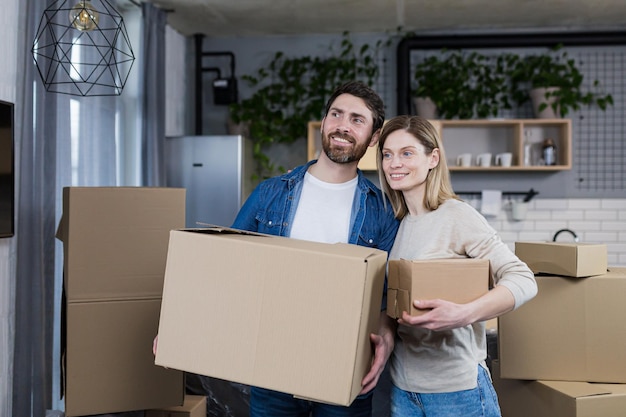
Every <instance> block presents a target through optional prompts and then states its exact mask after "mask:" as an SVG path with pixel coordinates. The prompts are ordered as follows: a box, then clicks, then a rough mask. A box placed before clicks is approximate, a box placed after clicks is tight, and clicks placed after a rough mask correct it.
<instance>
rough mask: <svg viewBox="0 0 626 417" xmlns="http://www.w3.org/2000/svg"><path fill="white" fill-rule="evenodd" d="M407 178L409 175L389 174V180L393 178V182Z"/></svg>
mask: <svg viewBox="0 0 626 417" xmlns="http://www.w3.org/2000/svg"><path fill="white" fill-rule="evenodd" d="M406 176H407V174H389V178H391V179H392V180H400V179H402V178H404V177H406Z"/></svg>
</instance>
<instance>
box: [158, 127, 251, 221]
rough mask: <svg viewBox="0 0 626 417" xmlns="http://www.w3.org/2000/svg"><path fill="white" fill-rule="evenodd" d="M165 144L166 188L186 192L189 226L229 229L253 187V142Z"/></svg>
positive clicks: (226, 138)
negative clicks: (204, 225)
mask: <svg viewBox="0 0 626 417" xmlns="http://www.w3.org/2000/svg"><path fill="white" fill-rule="evenodd" d="M165 144H166V145H165V161H166V175H167V177H166V178H167V185H168V186H170V187H183V188H186V189H187V201H186V203H187V205H186V226H187V227H202V225H199V224H198V223H207V224H214V225H218V226H230V225H231V224H232V222H233V220H234V219H235V216H236V215H237V212H238V211H239V208H240V207H241V205H242V204H243V202H244V201H245V199H246V198H247V197H248V195H249V194H250V192H251V191H252V187H253V181H252V174H253V166H254V161H253V159H252V144H251V143H250V140H249V139H246V138H244V137H243V136H235V135H222V136H179V137H170V138H167V139H166V141H165Z"/></svg>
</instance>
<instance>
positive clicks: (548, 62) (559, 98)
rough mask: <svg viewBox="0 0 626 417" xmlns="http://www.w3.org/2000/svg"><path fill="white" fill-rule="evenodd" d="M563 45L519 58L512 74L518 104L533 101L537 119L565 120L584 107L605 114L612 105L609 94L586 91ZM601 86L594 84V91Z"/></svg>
mask: <svg viewBox="0 0 626 417" xmlns="http://www.w3.org/2000/svg"><path fill="white" fill-rule="evenodd" d="M561 48H562V45H557V46H555V47H554V48H551V49H550V51H548V52H547V53H545V54H538V55H528V56H524V57H519V58H518V59H517V60H516V62H515V65H514V66H512V68H511V70H510V74H509V76H510V79H511V85H512V96H513V99H514V100H515V101H516V102H517V103H518V104H519V105H521V104H524V103H525V102H527V101H529V100H531V101H533V98H534V103H533V105H534V109H535V114H536V115H537V117H565V116H566V115H567V114H568V113H569V112H570V111H572V110H579V109H580V107H581V106H582V105H594V104H595V105H597V106H598V107H600V108H601V109H602V110H605V109H606V108H607V106H609V105H612V104H613V97H612V96H611V95H610V94H600V93H597V92H591V91H585V90H584V88H583V79H584V76H583V74H582V73H581V71H580V70H579V69H578V66H577V63H576V61H575V60H574V59H571V58H569V57H568V55H567V52H566V51H562V49H561ZM599 85H600V83H599V81H598V80H594V81H593V88H594V89H595V88H597V87H598V86H599Z"/></svg>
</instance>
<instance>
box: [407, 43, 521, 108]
mask: <svg viewBox="0 0 626 417" xmlns="http://www.w3.org/2000/svg"><path fill="white" fill-rule="evenodd" d="M507 58H508V57H504V56H502V57H500V56H487V55H483V54H480V53H478V52H471V53H463V52H461V51H458V50H445V49H444V50H442V51H441V52H440V53H439V54H438V55H432V56H429V57H427V58H426V59H424V60H423V61H422V62H420V63H418V64H417V65H416V66H415V68H414V71H413V76H414V77H413V79H414V87H413V89H412V95H413V97H414V98H415V99H416V102H417V100H419V99H425V98H428V99H430V100H431V101H432V103H434V104H435V105H436V107H437V112H438V115H439V117H441V118H444V119H453V118H459V119H470V118H474V117H478V118H485V117H495V116H497V114H498V112H499V111H500V110H501V109H503V108H508V109H510V108H511V105H510V102H509V96H508V84H507V83H508V80H507V77H506V71H505V70H504V68H506V65H507V61H506V59H507ZM418 114H419V111H418ZM425 117H428V116H425Z"/></svg>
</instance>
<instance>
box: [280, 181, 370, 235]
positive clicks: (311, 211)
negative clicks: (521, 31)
mask: <svg viewBox="0 0 626 417" xmlns="http://www.w3.org/2000/svg"><path fill="white" fill-rule="evenodd" d="M357 183H358V178H357V177H354V179H352V180H350V181H348V182H344V183H341V184H332V183H328V182H324V181H320V180H319V179H317V178H315V177H314V176H313V175H311V174H309V173H308V172H307V173H306V174H305V175H304V184H303V186H302V187H303V188H302V194H301V195H300V201H299V202H298V208H297V210H296V215H295V218H294V220H293V225H292V226H291V234H290V237H292V238H295V239H303V240H312V241H315V242H323V243H338V242H342V243H347V242H348V236H349V234H350V217H351V216H352V202H353V200H354V193H355V191H356V186H357Z"/></svg>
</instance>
